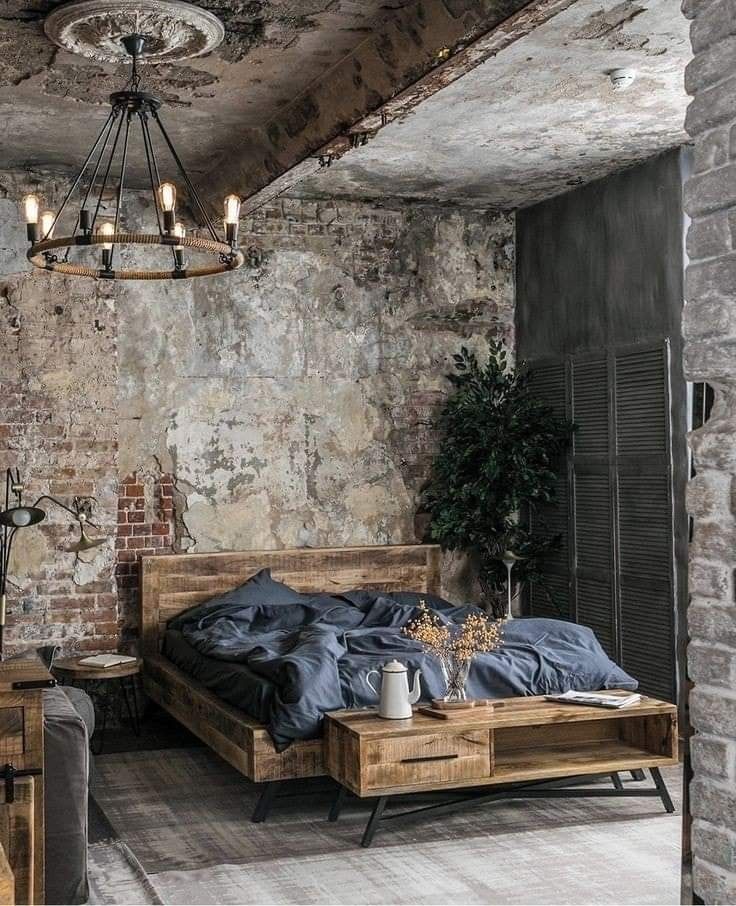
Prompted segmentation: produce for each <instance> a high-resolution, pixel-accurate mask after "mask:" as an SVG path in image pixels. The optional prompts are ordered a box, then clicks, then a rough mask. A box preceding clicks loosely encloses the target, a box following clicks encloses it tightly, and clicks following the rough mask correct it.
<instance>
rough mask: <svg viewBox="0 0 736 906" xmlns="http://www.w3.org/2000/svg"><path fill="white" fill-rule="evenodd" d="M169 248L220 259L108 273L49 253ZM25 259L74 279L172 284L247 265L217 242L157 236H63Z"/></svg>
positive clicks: (48, 241) (237, 251)
mask: <svg viewBox="0 0 736 906" xmlns="http://www.w3.org/2000/svg"><path fill="white" fill-rule="evenodd" d="M108 243H115V244H117V245H159V246H160V245H169V246H173V247H176V246H184V247H186V248H191V249H194V250H196V251H200V252H211V253H212V254H215V255H217V256H218V264H210V265H200V266H197V267H186V268H180V269H173V270H140V269H127V268H123V269H118V270H114V271H113V270H111V271H105V270H103V269H101V268H93V267H87V266H86V265H82V264H70V263H69V262H68V261H55V260H53V256H52V255H49V254H48V253H49V252H51V251H52V250H53V249H58V248H67V247H68V246H72V245H75V246H89V245H105V244H108ZM26 257H27V258H28V260H29V261H30V262H31V264H32V265H33V266H34V267H37V268H39V270H45V271H56V272H57V273H59V274H68V275H70V276H73V277H95V278H98V279H102V280H105V279H107V280H171V279H177V278H188V277H209V276H213V275H215V274H224V273H226V272H227V271H232V270H236V269H237V268H239V267H240V266H241V265H242V264H243V262H244V261H245V257H244V255H243V253H242V252H241V251H240V249H237V248H236V249H233V248H232V247H231V246H230V245H228V244H227V243H225V242H215V241H214V240H212V239H203V238H201V237H199V236H182V237H177V238H176V239H173V238H172V239H170V238H168V237H163V238H162V237H161V236H160V235H159V234H158V233H113V234H111V235H107V234H105V235H102V234H95V233H93V234H91V235H89V236H60V237H59V238H58V239H46V240H44V241H43V242H37V243H36V244H35V245H32V246H31V247H30V248H29V249H28V251H27V253H26Z"/></svg>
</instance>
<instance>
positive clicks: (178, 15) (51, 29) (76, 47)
mask: <svg viewBox="0 0 736 906" xmlns="http://www.w3.org/2000/svg"><path fill="white" fill-rule="evenodd" d="M43 27H44V31H45V32H46V35H47V37H48V38H50V39H51V40H52V41H53V42H54V44H58V45H59V47H63V48H64V49H65V50H68V51H71V53H76V54H81V55H82V56H84V57H91V58H92V59H93V60H99V61H101V62H103V63H120V62H121V61H125V60H127V59H128V54H127V51H126V50H125V47H124V46H123V43H122V40H123V38H125V37H127V36H128V35H133V34H136V35H141V36H142V37H143V38H144V39H145V45H144V51H143V53H142V54H141V57H142V59H145V61H146V62H147V63H172V62H175V61H176V60H184V59H186V58H187V57H199V56H201V55H202V54H205V53H209V52H210V51H211V50H214V49H215V48H216V47H217V46H218V45H220V44H221V43H222V40H223V38H224V37H225V29H224V28H223V25H222V22H220V20H219V19H218V18H217V16H215V15H213V14H212V13H210V12H208V11H207V10H205V9H200V8H199V7H198V6H193V5H192V4H191V3H184V2H181V0H73V2H72V3H65V4H63V5H62V6H58V7H57V8H56V9H55V10H53V12H51V13H50V14H49V15H48V16H47V17H46V20H45V22H44V25H43Z"/></svg>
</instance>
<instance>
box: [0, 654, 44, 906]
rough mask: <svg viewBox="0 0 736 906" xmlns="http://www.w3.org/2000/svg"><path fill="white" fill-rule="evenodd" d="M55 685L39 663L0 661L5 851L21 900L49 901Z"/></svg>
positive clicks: (1, 839)
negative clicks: (48, 745) (47, 695)
mask: <svg viewBox="0 0 736 906" xmlns="http://www.w3.org/2000/svg"><path fill="white" fill-rule="evenodd" d="M53 685H55V681H54V678H53V677H52V676H51V674H50V673H49V672H48V671H47V670H46V669H45V668H44V667H43V665H42V664H41V662H40V661H37V660H12V661H3V662H2V663H0V849H2V851H4V855H5V858H6V859H7V863H8V865H9V866H10V870H11V871H12V874H13V881H14V888H15V902H16V903H19V904H24V903H33V904H40V903H43V901H44V877H43V866H44V849H43V841H44V819H43V701H42V695H43V690H44V689H45V688H49V687H51V686H53ZM9 775H13V779H12V782H11V781H10V779H9ZM0 889H2V888H0Z"/></svg>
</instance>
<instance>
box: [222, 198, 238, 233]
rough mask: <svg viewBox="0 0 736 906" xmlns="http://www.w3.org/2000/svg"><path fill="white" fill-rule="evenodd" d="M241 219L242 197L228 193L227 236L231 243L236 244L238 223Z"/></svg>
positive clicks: (226, 199)
mask: <svg viewBox="0 0 736 906" xmlns="http://www.w3.org/2000/svg"><path fill="white" fill-rule="evenodd" d="M239 221H240V197H239V196H238V195H228V196H227V197H226V198H225V238H226V239H227V241H228V242H229V243H230V245H235V243H236V242H237V239H238V223H239Z"/></svg>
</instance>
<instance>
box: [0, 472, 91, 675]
mask: <svg viewBox="0 0 736 906" xmlns="http://www.w3.org/2000/svg"><path fill="white" fill-rule="evenodd" d="M44 500H48V501H49V502H50V503H54V504H56V506H58V507H61V509H62V510H66V511H67V513H71V515H72V516H73V517H74V519H75V520H76V521H77V524H78V525H79V538H78V540H77V541H75V542H74V543H73V544H70V545H69V547H67V548H66V550H67V551H70V552H73V553H80V552H81V551H88V550H91V549H92V548H93V547H97V546H98V545H100V544H104V542H105V540H106V539H105V538H90V537H89V535H88V534H87V531H86V527H87V526H88V525H91V526H94V527H95V528H98V526H96V525H95V523H94V522H92V521H91V520H90V515H91V513H92V504H93V501H94V498H92V497H75V498H74V500H73V502H72V506H71V507H69V506H67V505H66V504H65V503H62V502H61V501H60V500H57V499H56V498H55V497H51V496H49V495H48V494H42V495H41V496H40V497H39V498H38V500H36V502H35V503H34V504H33V506H26V505H24V503H23V485H22V483H21V480H20V473H19V472H18V470H17V469H16V470H15V473H13V470H12V469H7V470H6V472H5V509H4V510H3V511H1V512H0V529H2V532H1V534H0V661H1V660H2V659H3V635H4V632H5V616H6V598H5V586H6V583H7V579H8V567H9V565H10V552H11V549H12V546H13V539H14V538H15V534H16V532H17V531H18V530H19V529H23V528H27V527H28V526H30V525H37V524H38V523H39V522H42V521H43V520H44V519H45V518H46V510H43V509H41V508H40V507H39V503H41V502H42V501H44ZM11 504H12V505H11Z"/></svg>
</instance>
